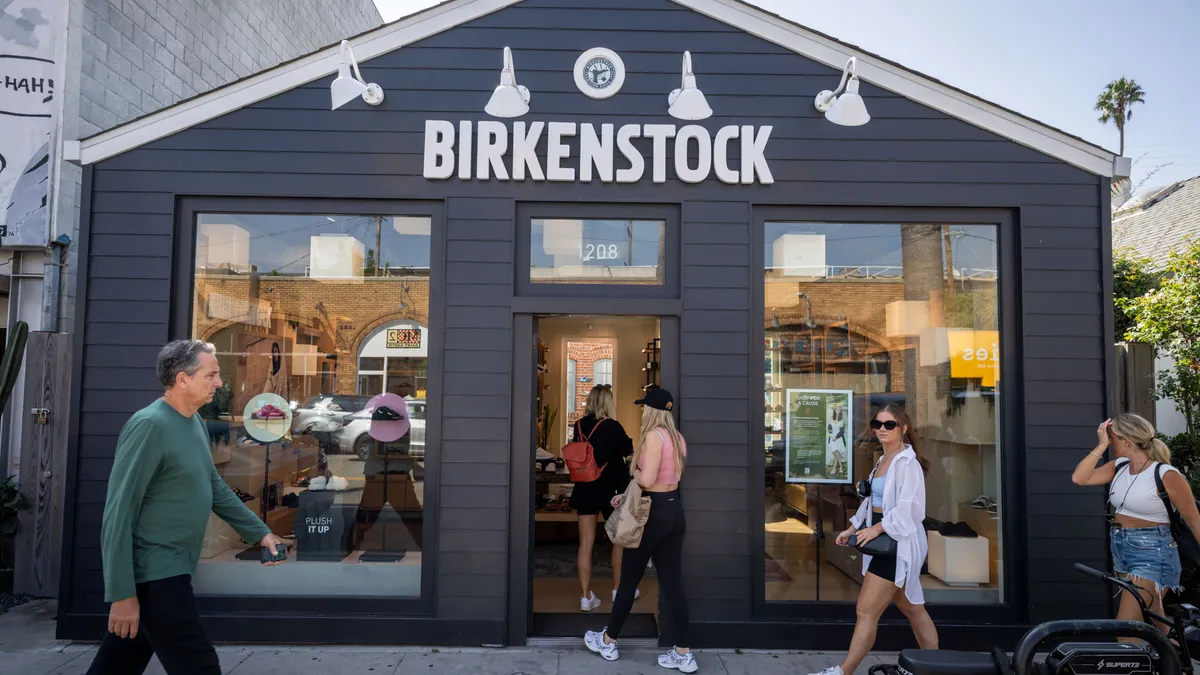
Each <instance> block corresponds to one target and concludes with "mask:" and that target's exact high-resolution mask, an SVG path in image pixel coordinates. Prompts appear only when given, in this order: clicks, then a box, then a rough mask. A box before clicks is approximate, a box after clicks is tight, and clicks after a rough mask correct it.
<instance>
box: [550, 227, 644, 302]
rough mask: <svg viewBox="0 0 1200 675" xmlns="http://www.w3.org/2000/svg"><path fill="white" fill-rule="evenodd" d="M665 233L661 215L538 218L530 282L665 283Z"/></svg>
mask: <svg viewBox="0 0 1200 675" xmlns="http://www.w3.org/2000/svg"><path fill="white" fill-rule="evenodd" d="M665 232H666V224H665V223H664V222H663V221H661V220H580V219H573V218H568V219H563V218H534V219H532V220H531V222H530V237H529V281H530V283H555V284H567V283H570V284H641V285H656V286H661V285H662V284H663V279H664V273H665V270H664V260H663V257H664V255H665V254H666V245H665V239H664V237H665Z"/></svg>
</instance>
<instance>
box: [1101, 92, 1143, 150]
mask: <svg viewBox="0 0 1200 675" xmlns="http://www.w3.org/2000/svg"><path fill="white" fill-rule="evenodd" d="M1145 102H1146V92H1144V91H1142V88H1141V86H1139V85H1138V83H1137V82H1135V81H1133V80H1130V79H1126V78H1124V77H1122V78H1121V79H1119V80H1113V81H1112V82H1109V83H1108V86H1107V87H1105V88H1104V91H1102V92H1100V96H1098V97H1096V108H1095V109H1096V111H1097V112H1099V113H1100V117H1099V120H1100V123H1101V124H1108V123H1109V122H1112V123H1114V124H1116V125H1117V131H1118V132H1120V134H1121V152H1120V153H1119V154H1122V155H1124V154H1125V123H1126V122H1128V121H1129V120H1131V119H1133V106H1134V104H1136V103H1145Z"/></svg>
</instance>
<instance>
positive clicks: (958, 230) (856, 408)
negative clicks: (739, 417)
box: [761, 220, 1004, 604]
mask: <svg viewBox="0 0 1200 675" xmlns="http://www.w3.org/2000/svg"><path fill="white" fill-rule="evenodd" d="M998 231H999V227H998V226H997V225H987V224H938V223H911V224H888V223H831V222H790V221H772V220H767V221H766V222H765V223H763V224H762V233H763V246H764V251H763V254H764V268H765V269H764V274H763V301H764V304H763V328H764V331H763V356H764V359H763V385H762V386H763V411H764V419H763V427H762V432H761V433H762V438H763V452H764V453H765V468H766V476H765V479H766V480H765V485H764V489H765V499H764V505H765V514H764V520H765V522H764V527H765V536H764V539H763V542H764V547H765V548H764V558H763V560H764V565H765V569H764V571H763V579H764V592H765V601H766V602H768V603H772V602H789V601H810V602H812V601H821V602H825V601H832V602H853V601H855V600H856V598H857V596H858V591H859V588H860V586H861V584H862V581H863V570H862V557H861V554H859V553H858V551H856V550H855V549H854V548H852V547H842V546H837V545H836V544H835V543H834V540H835V538H836V536H837V534H838V533H839V532H842V531H843V530H846V529H847V528H848V527H849V521H850V518H851V516H853V515H854V513H855V512H856V511H857V509H858V508H859V505H860V504H861V503H862V501H863V497H862V496H861V495H860V491H859V489H858V488H857V485H858V483H859V481H861V480H862V479H864V478H867V477H868V476H869V475H870V474H871V472H872V469H873V468H874V467H875V465H876V462H877V461H878V460H879V459H880V457H881V452H882V449H881V447H880V445H879V442H878V441H877V440H876V439H875V436H874V434H873V432H872V431H871V428H870V420H871V419H872V417H873V415H874V414H875V412H876V411H877V410H878V409H880V408H881V407H882V406H885V405H895V406H902V407H903V408H904V409H905V410H906V411H907V413H908V415H909V417H910V418H911V420H912V428H911V432H910V434H911V440H912V443H913V446H914V447H915V448H916V449H917V451H918V454H919V456H920V457H921V458H923V460H924V461H925V462H926V463H927V464H928V470H927V472H926V474H925V481H926V504H925V511H926V516H927V518H926V520H925V522H924V523H923V526H924V529H925V530H926V535H927V537H928V540H929V556H928V559H927V560H926V561H925V565H924V567H923V569H922V574H921V577H920V578H921V584H922V587H923V590H924V596H925V599H926V601H927V602H928V603H933V604H938V603H947V604H990V603H1001V602H1003V601H1004V594H1003V592H1004V584H1003V578H1004V574H1003V572H1004V570H1003V565H1004V546H1003V534H1004V533H1003V531H1002V530H1003V528H1002V527H1001V523H1002V517H1001V516H1002V512H1003V508H1004V504H1003V503H1002V497H1001V495H1002V492H1003V490H1002V485H1001V475H1002V472H1001V460H1002V458H1001V447H1002V446H1001V438H1000V431H1001V425H1000V414H999V410H1000V398H1001V394H1000V392H1001V384H1000V372H1001V369H1000V363H1001V361H1000V358H1001V355H1000V344H1001V340H1000V313H999V288H998V283H999V281H1000V274H999V265H998V256H999V243H998Z"/></svg>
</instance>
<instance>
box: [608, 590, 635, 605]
mask: <svg viewBox="0 0 1200 675" xmlns="http://www.w3.org/2000/svg"><path fill="white" fill-rule="evenodd" d="M640 597H642V589H640V588H635V589H634V590H633V599H634V600H637V599H638V598H640ZM612 601H613V602H616V601H617V589H615V588H614V589H613V599H612Z"/></svg>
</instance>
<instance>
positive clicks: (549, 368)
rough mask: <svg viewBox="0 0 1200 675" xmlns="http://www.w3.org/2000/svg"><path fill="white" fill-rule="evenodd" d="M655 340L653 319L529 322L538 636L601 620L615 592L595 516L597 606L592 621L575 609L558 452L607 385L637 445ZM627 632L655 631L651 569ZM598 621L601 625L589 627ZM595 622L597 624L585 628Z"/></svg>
mask: <svg viewBox="0 0 1200 675" xmlns="http://www.w3.org/2000/svg"><path fill="white" fill-rule="evenodd" d="M660 364H661V340H660V333H659V320H658V319H657V318H655V317H615V316H577V315H571V316H544V317H538V319H537V365H536V368H537V374H536V378H537V379H536V386H535V399H536V400H535V401H534V405H535V408H534V409H535V410H536V411H538V412H537V427H536V434H535V438H536V447H535V448H534V449H533V453H532V460H533V463H534V476H535V481H534V484H535V489H534V495H533V516H534V518H533V520H534V548H533V556H532V558H533V602H532V609H533V614H534V616H533V621H532V622H531V633H532V634H534V635H538V636H545V637H559V636H563V637H566V636H570V637H577V636H578V635H581V634H582V632H583V630H587V629H592V630H594V629H596V627H598V626H602V625H603V621H604V620H605V619H606V618H607V616H608V613H609V612H610V611H611V610H612V591H613V588H614V582H613V572H612V562H611V560H612V544H611V543H610V542H609V540H608V537H607V536H606V535H605V534H604V517H603V515H600V516H598V521H599V522H598V525H597V534H596V543H595V546H594V549H593V551H592V570H593V571H592V581H591V587H592V592H594V593H595V594H596V597H597V598H599V599H600V601H601V605H600V607H598V608H596V609H594V610H591V612H590V614H595V615H597V616H596V618H595V619H591V618H590V617H589V616H588V614H586V613H584V612H583V611H582V610H581V609H580V596H581V593H582V588H581V582H580V580H579V575H578V564H577V557H578V554H579V524H578V521H579V518H578V515H577V513H576V512H575V510H574V509H573V508H572V506H571V501H570V496H571V493H572V491H573V490H574V487H575V485H574V483H572V482H571V480H570V476H569V473H568V472H567V470H566V467H565V463H564V462H563V461H562V448H563V446H564V445H566V444H567V443H569V442H570V441H571V440H573V439H574V431H575V428H574V422H575V421H576V420H578V419H579V418H581V417H583V416H584V415H585V405H586V400H587V395H588V392H590V391H591V389H592V387H594V386H596V385H602V384H609V385H611V386H612V391H613V397H614V399H615V404H616V411H615V415H616V421H617V422H619V423H620V424H621V426H622V427H624V429H625V432H626V433H627V434H628V435H629V436H630V438H632V439H633V441H634V442H635V443H636V441H637V434H638V429H639V428H640V425H641V407H640V406H637V405H635V404H634V401H636V400H638V399H639V398H641V396H642V395H643V394H644V392H645V391H646V389H647V388H649V387H653V386H657V385H659V384H660V380H659V372H660ZM638 591H639V592H640V596H639V597H638V599H637V600H636V601H635V602H634V606H633V616H632V617H631V618H630V621H629V622H628V623H627V624H626V629H625V635H626V636H628V637H653V636H655V635H657V623H656V621H657V619H656V616H657V613H658V582H657V580H656V579H655V576H654V569H653V566H651V567H648V568H647V569H646V575H645V577H644V578H643V580H642V583H641V585H640V586H639V588H638ZM597 622H599V623H597ZM593 624H595V625H593Z"/></svg>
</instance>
